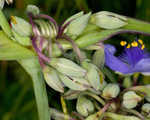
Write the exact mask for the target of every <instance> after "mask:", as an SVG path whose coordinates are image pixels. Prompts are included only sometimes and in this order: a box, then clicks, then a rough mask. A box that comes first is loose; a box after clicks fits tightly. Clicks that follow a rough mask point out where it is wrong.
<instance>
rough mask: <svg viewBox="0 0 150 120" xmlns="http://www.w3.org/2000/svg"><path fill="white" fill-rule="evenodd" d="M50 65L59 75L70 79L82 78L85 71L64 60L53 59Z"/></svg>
mask: <svg viewBox="0 0 150 120" xmlns="http://www.w3.org/2000/svg"><path fill="white" fill-rule="evenodd" d="M50 65H51V66H52V67H54V68H55V69H56V70H57V71H59V72H60V73H62V74H64V75H67V76H70V77H84V76H85V74H86V70H85V69H83V68H81V67H80V66H79V65H77V64H76V63H74V62H72V61H71V60H69V59H66V58H53V59H52V60H51V62H50Z"/></svg>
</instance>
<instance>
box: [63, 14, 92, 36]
mask: <svg viewBox="0 0 150 120" xmlns="http://www.w3.org/2000/svg"><path fill="white" fill-rule="evenodd" d="M90 16H91V13H88V14H85V15H82V16H79V17H77V18H75V19H72V21H70V24H69V25H68V26H67V28H66V31H65V32H66V34H68V35H70V36H71V37H72V38H76V37H77V36H78V35H80V34H81V33H82V32H83V30H84V29H85V27H86V26H87V24H88V21H89V18H90Z"/></svg>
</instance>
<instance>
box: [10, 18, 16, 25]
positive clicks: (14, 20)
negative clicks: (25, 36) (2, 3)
mask: <svg viewBox="0 0 150 120" xmlns="http://www.w3.org/2000/svg"><path fill="white" fill-rule="evenodd" d="M10 19H11V22H12V23H13V24H17V21H16V18H15V17H14V16H11V17H10Z"/></svg>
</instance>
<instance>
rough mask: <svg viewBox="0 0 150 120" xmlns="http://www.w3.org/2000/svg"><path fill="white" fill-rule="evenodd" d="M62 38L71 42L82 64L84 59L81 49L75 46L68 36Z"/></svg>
mask: <svg viewBox="0 0 150 120" xmlns="http://www.w3.org/2000/svg"><path fill="white" fill-rule="evenodd" d="M60 38H62V39H65V40H67V41H69V42H70V43H71V44H72V47H73V50H74V52H75V53H76V54H77V56H78V57H79V60H80V62H82V61H83V59H84V58H83V57H82V54H81V51H80V49H79V47H78V46H77V45H76V44H75V42H74V41H73V40H72V39H71V38H70V37H69V36H67V35H63V36H61V37H60Z"/></svg>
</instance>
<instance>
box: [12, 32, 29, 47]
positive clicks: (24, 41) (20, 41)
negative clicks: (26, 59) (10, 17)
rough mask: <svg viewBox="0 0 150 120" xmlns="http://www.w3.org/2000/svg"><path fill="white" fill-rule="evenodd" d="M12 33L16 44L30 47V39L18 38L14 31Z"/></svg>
mask: <svg viewBox="0 0 150 120" xmlns="http://www.w3.org/2000/svg"><path fill="white" fill-rule="evenodd" d="M12 33H13V35H14V37H15V39H14V40H15V41H16V42H18V43H19V44H21V45H23V46H30V45H31V39H30V37H24V36H20V35H19V34H17V33H16V32H15V31H14V30H12Z"/></svg>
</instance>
